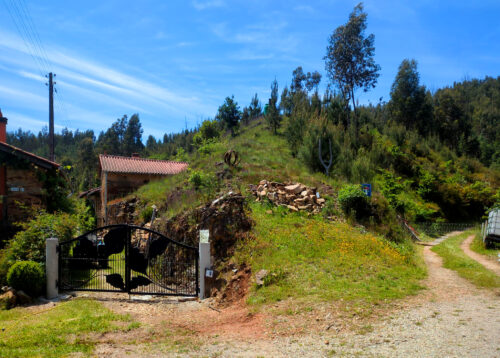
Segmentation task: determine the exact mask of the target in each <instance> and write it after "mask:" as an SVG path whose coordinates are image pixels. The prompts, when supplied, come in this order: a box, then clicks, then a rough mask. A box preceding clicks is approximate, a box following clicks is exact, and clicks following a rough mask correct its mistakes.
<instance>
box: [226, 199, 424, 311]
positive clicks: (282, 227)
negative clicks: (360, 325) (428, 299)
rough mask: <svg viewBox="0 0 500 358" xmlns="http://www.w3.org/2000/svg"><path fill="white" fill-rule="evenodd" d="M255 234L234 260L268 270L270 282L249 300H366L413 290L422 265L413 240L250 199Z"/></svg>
mask: <svg viewBox="0 0 500 358" xmlns="http://www.w3.org/2000/svg"><path fill="white" fill-rule="evenodd" d="M251 207H252V216H253V218H254V220H255V222H256V227H255V229H254V231H255V239H251V240H249V241H248V242H245V243H242V245H241V246H240V248H239V249H238V250H237V253H236V257H235V258H236V260H237V261H240V262H241V261H244V262H247V263H250V264H251V266H252V269H253V271H254V272H257V271H258V270H260V269H267V270H269V271H270V275H269V279H270V282H269V283H270V284H269V285H265V286H264V287H262V288H259V289H254V290H253V291H252V294H251V296H250V298H249V302H250V303H262V302H272V301H280V300H283V299H286V298H290V297H291V298H296V299H297V298H298V299H300V298H307V299H313V300H319V301H328V300H338V299H343V300H361V301H364V302H367V303H373V302H378V301H382V300H386V299H393V298H400V297H403V296H405V295H408V294H412V293H415V292H416V291H417V290H418V289H419V288H420V286H419V284H418V282H419V280H420V279H421V278H423V277H424V276H425V269H424V268H423V266H422V265H419V263H418V260H416V257H417V256H416V253H415V251H414V248H413V246H412V245H411V244H409V245H408V244H406V245H399V246H397V245H394V244H392V243H390V242H388V241H386V240H384V239H382V238H380V237H377V236H374V235H372V234H370V233H362V232H361V231H360V230H359V229H356V228H353V227H352V226H350V225H348V224H345V223H338V222H328V221H325V220H323V219H322V218H321V217H307V216H305V215H302V214H296V213H293V214H292V213H288V212H287V211H286V210H285V209H282V208H274V209H273V213H272V214H269V213H268V211H267V210H268V208H266V207H264V206H262V205H260V204H257V203H255V204H252V205H251Z"/></svg>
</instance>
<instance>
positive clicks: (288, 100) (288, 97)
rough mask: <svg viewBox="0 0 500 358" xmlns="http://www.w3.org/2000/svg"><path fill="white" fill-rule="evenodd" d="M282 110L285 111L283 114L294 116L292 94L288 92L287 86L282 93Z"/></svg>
mask: <svg viewBox="0 0 500 358" xmlns="http://www.w3.org/2000/svg"><path fill="white" fill-rule="evenodd" d="M280 108H281V109H282V110H283V114H284V115H285V116H289V115H290V114H292V109H293V101H292V94H291V93H290V91H289V90H288V87H287V86H285V88H283V92H281V101H280Z"/></svg>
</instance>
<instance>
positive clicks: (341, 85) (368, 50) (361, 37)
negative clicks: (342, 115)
mask: <svg viewBox="0 0 500 358" xmlns="http://www.w3.org/2000/svg"><path fill="white" fill-rule="evenodd" d="M366 17H367V15H366V13H365V12H364V11H363V4H362V3H359V4H358V5H357V6H356V7H355V8H354V10H353V11H352V12H351V14H350V15H349V21H348V22H347V23H346V24H345V25H341V26H339V27H337V28H336V29H335V31H334V32H333V33H332V35H331V36H330V39H329V42H328V46H327V48H326V56H325V57H324V60H325V69H326V72H327V74H328V77H329V78H330V80H331V82H332V84H333V85H335V86H336V87H337V88H338V89H339V90H340V92H341V94H342V97H343V98H344V101H345V106H346V111H348V110H349V108H348V107H349V102H352V107H353V110H354V113H355V114H356V99H355V92H356V90H357V89H360V88H361V89H363V91H365V92H367V91H368V90H369V89H370V88H374V87H375V85H376V83H377V78H378V76H379V73H378V72H379V71H380V66H379V65H377V64H376V63H375V60H374V59H373V57H374V55H375V47H374V42H375V35H373V34H370V35H368V36H365V30H366ZM355 118H356V115H355ZM355 121H356V120H355ZM354 125H355V126H356V125H357V124H356V122H355V123H354Z"/></svg>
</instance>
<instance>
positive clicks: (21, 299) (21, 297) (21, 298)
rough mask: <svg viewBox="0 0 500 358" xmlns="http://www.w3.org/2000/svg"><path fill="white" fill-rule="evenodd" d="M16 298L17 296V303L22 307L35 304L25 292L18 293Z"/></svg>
mask: <svg viewBox="0 0 500 358" xmlns="http://www.w3.org/2000/svg"><path fill="white" fill-rule="evenodd" d="M16 296H17V302H18V303H19V304H20V305H27V304H30V303H32V302H33V299H32V298H31V297H30V296H28V295H27V294H26V293H24V291H17V294H16Z"/></svg>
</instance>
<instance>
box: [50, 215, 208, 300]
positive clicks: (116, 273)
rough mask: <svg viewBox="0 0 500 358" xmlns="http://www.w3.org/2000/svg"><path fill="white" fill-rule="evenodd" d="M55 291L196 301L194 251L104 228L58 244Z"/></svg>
mask: <svg viewBox="0 0 500 358" xmlns="http://www.w3.org/2000/svg"><path fill="white" fill-rule="evenodd" d="M58 251H59V280H58V285H59V289H60V290H61V291H102V292H128V293H130V294H151V295H172V296H197V294H198V289H199V288H198V286H199V285H198V249H197V248H195V247H192V246H188V245H185V244H182V243H179V242H176V241H174V240H171V239H169V238H167V237H166V236H164V235H162V234H160V233H158V232H156V231H153V230H150V229H147V228H143V227H140V226H134V225H127V224H120V225H109V226H104V227H100V228H97V229H95V230H92V231H89V232H87V233H86V234H83V235H81V236H79V237H77V238H75V239H72V240H68V241H64V242H61V243H60V244H59V247H58Z"/></svg>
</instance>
